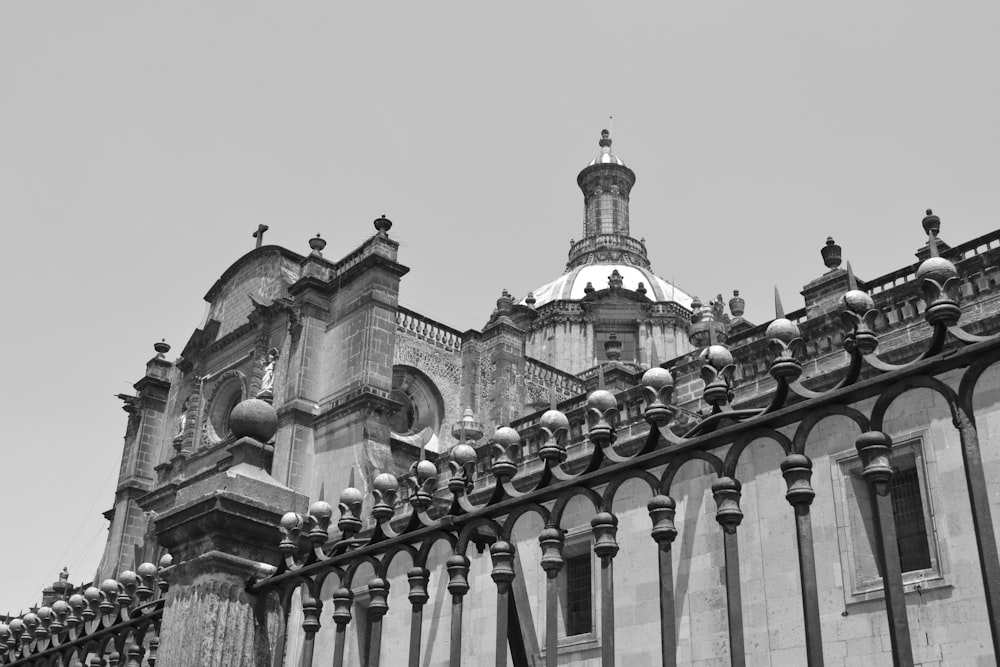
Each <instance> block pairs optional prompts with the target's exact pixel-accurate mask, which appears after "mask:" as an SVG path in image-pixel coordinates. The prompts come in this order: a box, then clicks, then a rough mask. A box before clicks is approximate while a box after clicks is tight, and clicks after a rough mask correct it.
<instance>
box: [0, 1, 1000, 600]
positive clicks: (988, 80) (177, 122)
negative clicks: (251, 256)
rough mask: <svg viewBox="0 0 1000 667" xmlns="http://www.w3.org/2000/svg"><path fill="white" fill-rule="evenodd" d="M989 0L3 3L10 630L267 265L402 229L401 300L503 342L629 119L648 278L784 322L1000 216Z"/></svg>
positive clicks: (83, 546) (0, 386) (553, 265)
mask: <svg viewBox="0 0 1000 667" xmlns="http://www.w3.org/2000/svg"><path fill="white" fill-rule="evenodd" d="M997 34H1000V4H997V3H991V2H961V3H941V2H920V1H906V2H895V1H891V0H886V1H883V2H877V3H871V2H851V1H845V2H836V3H812V2H801V1H797V0H796V1H794V2H793V1H789V2H778V1H768V2H757V3H735V2H711V1H706V2H674V1H670V0H664V1H663V2H657V3H649V2H647V3H630V2H616V3H608V2H604V3H596V2H572V3H570V2H549V3H540V2H515V1H511V2H506V3H472V2H434V1H429V2H420V3H416V2H398V3H397V2H388V1H383V2H379V3H329V2H318V1H314V2H300V1H288V2H280V3H279V2H256V1H251V0H241V1H239V2H222V1H211V2H204V1H199V2H186V1H176V2H170V3H139V2H133V1H128V2H125V1H122V2H103V1H93V2H87V3H82V2H76V3H73V2H50V1H48V0H5V1H4V2H0V232H2V235H0V239H2V241H0V243H2V247H3V250H4V253H3V262H2V264H0V267H2V272H3V276H4V282H5V288H4V289H3V295H4V300H5V302H6V309H5V312H6V317H4V318H3V325H2V326H0V345H2V349H3V350H4V352H5V361H4V364H3V369H4V371H3V374H2V378H3V381H2V382H0V418H2V422H3V424H4V425H5V431H6V432H5V433H4V436H3V438H2V442H3V444H0V451H2V452H3V456H2V459H0V493H2V497H3V499H4V508H5V510H6V517H7V529H6V531H5V537H4V538H2V539H0V613H4V612H6V611H10V612H12V613H16V612H18V611H20V610H22V609H24V610H26V609H27V607H28V606H29V605H30V604H31V603H34V602H36V601H37V600H38V598H39V597H40V590H41V588H42V587H43V586H44V585H46V584H47V583H49V582H51V581H53V580H55V579H56V578H57V574H58V572H59V570H60V569H61V568H62V567H63V566H68V567H69V569H70V579H71V581H73V582H75V583H80V582H82V581H87V580H89V579H90V578H91V577H92V576H93V573H94V570H95V569H96V566H97V563H98V560H99V559H100V554H101V549H102V547H103V544H104V540H105V538H106V535H107V530H106V529H107V522H106V521H105V520H104V519H103V517H102V516H101V513H102V512H104V511H105V510H107V509H109V508H110V507H111V505H112V500H113V494H114V487H115V483H116V481H117V472H118V468H117V464H118V460H119V457H120V454H121V447H122V437H123V435H124V431H125V425H126V415H125V413H124V412H122V411H121V410H120V406H121V404H120V401H118V399H116V398H115V395H116V394H119V393H132V391H133V390H132V384H133V383H134V382H136V381H137V380H138V379H139V378H140V377H142V375H143V372H144V369H145V363H146V361H147V360H148V359H149V358H150V357H152V356H153V349H152V344H153V343H154V342H155V341H159V340H160V339H166V341H167V342H168V343H170V344H171V345H173V346H174V350H173V351H172V352H171V353H169V354H168V357H170V358H173V357H175V356H176V354H178V353H179V351H180V350H181V349H182V348H183V346H184V344H185V342H186V341H187V339H188V338H189V337H190V335H191V333H192V332H193V331H194V329H195V328H196V327H197V326H198V325H199V323H200V321H201V318H202V315H203V313H204V308H205V304H204V301H203V295H204V294H205V293H206V292H207V291H208V289H209V288H210V287H211V286H212V284H213V283H214V282H215V280H216V279H217V278H218V277H219V276H220V275H221V274H222V273H223V271H225V269H226V268H227V267H228V266H229V265H230V264H231V263H232V262H233V261H235V260H236V259H237V258H239V257H240V256H241V255H243V254H244V253H245V252H247V251H248V250H250V249H252V247H253V244H254V239H253V238H252V237H251V233H252V232H253V231H254V230H255V229H256V228H257V225H258V224H266V225H268V226H269V227H270V231H269V232H268V233H267V236H266V242H267V243H276V244H280V245H283V246H285V247H287V248H290V249H292V250H295V251H297V252H300V253H303V254H305V253H307V252H308V245H307V242H308V239H309V238H310V237H312V236H314V235H315V234H317V233H320V234H322V236H323V237H324V238H325V239H327V241H328V242H329V245H328V246H327V248H326V250H325V251H324V254H325V256H326V257H327V258H330V259H337V258H339V257H340V256H342V255H344V254H346V253H348V252H349V251H350V250H352V249H353V248H355V247H356V246H357V245H358V244H360V243H361V242H362V241H363V240H364V239H365V238H366V237H367V236H369V235H371V234H372V233H374V229H373V227H372V220H373V219H375V218H377V217H378V216H379V215H381V214H385V215H386V216H388V217H389V218H390V219H391V220H392V221H393V223H394V226H393V228H392V230H391V232H390V235H391V237H392V238H394V239H395V240H397V241H399V243H400V251H399V258H400V261H401V262H402V263H403V264H405V265H407V266H409V267H410V268H411V272H410V273H409V274H408V275H407V276H406V277H405V278H404V279H403V283H402V287H401V295H400V299H401V303H402V304H403V305H404V306H407V307H409V308H412V309H414V310H417V311H419V312H421V313H424V314H425V315H428V316H430V317H432V318H435V319H437V320H439V321H441V322H443V323H445V324H448V325H451V326H453V327H455V328H458V329H462V330H464V329H469V328H477V329H478V328H480V327H481V326H482V325H483V324H484V323H485V322H486V320H487V319H488V317H489V315H490V313H491V311H492V310H493V308H494V302H495V299H496V298H497V297H498V296H499V295H500V292H501V290H502V289H505V288H506V289H508V290H510V291H511V293H512V294H514V295H515V296H516V297H518V298H520V297H523V296H524V295H525V294H526V293H527V292H528V291H529V290H531V289H533V288H535V287H537V286H539V285H542V284H544V283H546V282H548V281H550V280H552V279H554V278H555V277H557V276H558V275H559V274H560V273H561V272H562V270H563V268H564V265H565V261H566V255H565V253H566V251H567V250H568V247H569V240H570V239H571V238H579V237H580V236H581V230H582V216H583V202H582V195H581V193H580V191H579V189H578V188H577V186H576V180H575V179H576V175H577V173H578V172H579V170H580V169H581V168H583V167H584V166H585V165H586V164H587V162H588V161H589V160H590V159H592V158H593V157H594V156H596V155H597V154H598V152H599V148H598V146H597V140H598V138H599V134H600V131H601V129H602V128H605V127H607V126H608V125H609V116H613V117H614V120H613V128H612V129H613V137H612V138H613V140H614V151H615V153H616V154H618V155H619V156H620V157H621V158H622V159H623V160H624V161H625V162H626V164H628V165H629V166H630V167H631V168H632V169H633V170H634V171H635V173H636V175H637V181H636V185H635V187H634V189H633V191H632V198H631V228H632V234H633V236H636V237H644V238H645V239H646V243H647V247H648V249H649V253H650V259H651V261H652V264H653V269H654V271H655V272H657V273H658V274H659V275H661V276H663V277H664V278H666V279H667V280H670V281H672V282H675V283H676V284H677V285H678V286H679V287H681V288H682V289H683V290H685V291H686V292H688V293H689V294H693V295H698V296H700V297H701V298H702V299H703V300H705V299H708V298H710V297H712V296H714V295H715V294H718V293H721V294H723V295H724V297H725V298H726V299H728V298H729V295H730V294H731V293H732V290H734V289H738V290H740V292H741V295H742V296H743V297H744V298H745V299H746V301H747V313H746V317H747V318H748V319H750V320H751V321H753V322H764V321H767V320H768V319H770V318H771V317H773V309H772V303H773V298H772V292H773V289H774V287H777V288H778V289H779V290H780V292H781V294H782V297H783V301H784V304H785V308H786V309H787V310H792V309H794V308H797V307H800V306H801V305H802V300H801V296H800V295H799V291H800V290H801V288H802V286H803V285H805V284H806V283H807V282H809V281H810V280H812V279H814V278H816V277H818V276H819V275H820V274H821V273H822V272H823V271H824V267H823V264H822V261H821V259H820V254H819V249H820V247H821V246H822V245H823V242H824V241H825V239H826V237H827V236H831V235H832V236H833V237H834V238H835V239H836V240H837V242H838V243H840V244H841V245H842V246H843V252H844V256H845V258H846V259H849V260H850V261H851V263H852V266H853V268H854V270H855V272H856V273H857V274H858V276H859V277H860V278H862V279H864V278H873V277H875V276H878V275H881V274H883V273H887V272H889V271H891V270H894V269H897V268H899V267H902V266H904V265H907V264H910V263H912V262H914V261H915V259H914V255H913V253H914V251H915V250H916V249H917V248H918V246H919V245H920V244H921V243H922V242H923V241H924V237H923V232H922V230H921V227H920V220H921V218H922V217H923V215H924V209H926V208H929V207H932V208H933V209H934V211H935V213H938V214H939V215H941V217H942V230H941V236H942V238H943V239H944V240H945V241H948V242H951V243H953V244H954V243H959V242H962V241H965V240H968V239H971V238H973V237H976V236H979V235H981V234H985V233H987V232H990V231H992V230H993V229H995V228H997V226H998V225H997V221H996V220H997V218H996V215H995V213H996V212H997V211H1000V187H998V181H1000V120H998V119H1000V76H997V63H1000V40H998V39H996V35H997Z"/></svg>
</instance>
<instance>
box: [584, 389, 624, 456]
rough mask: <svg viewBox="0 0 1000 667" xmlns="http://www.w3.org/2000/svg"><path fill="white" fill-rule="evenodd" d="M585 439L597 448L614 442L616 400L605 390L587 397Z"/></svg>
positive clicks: (616, 416) (616, 414) (616, 413)
mask: <svg viewBox="0 0 1000 667" xmlns="http://www.w3.org/2000/svg"><path fill="white" fill-rule="evenodd" d="M586 415H587V438H588V439H589V440H590V442H592V443H593V444H594V445H595V446H597V447H602V448H603V447H606V446H608V445H610V444H612V443H613V442H614V441H615V426H616V425H617V422H618V399H617V398H616V397H615V395H614V394H612V393H611V392H610V391H608V390H607V389H598V390H597V391H594V392H591V394H590V395H589V396H587V407H586Z"/></svg>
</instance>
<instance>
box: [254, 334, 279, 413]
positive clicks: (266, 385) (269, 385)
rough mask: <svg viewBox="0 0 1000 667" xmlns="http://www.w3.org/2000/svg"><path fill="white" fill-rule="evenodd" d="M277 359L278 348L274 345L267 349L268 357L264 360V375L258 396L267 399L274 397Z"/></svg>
mask: <svg viewBox="0 0 1000 667" xmlns="http://www.w3.org/2000/svg"><path fill="white" fill-rule="evenodd" d="M277 360H278V348H276V347H272V348H271V349H270V350H268V351H267V359H266V360H265V361H264V377H263V378H261V381H260V391H258V392H257V398H260V399H263V400H265V401H266V400H269V399H271V398H274V362H276V361H277Z"/></svg>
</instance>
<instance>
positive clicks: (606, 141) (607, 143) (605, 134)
mask: <svg viewBox="0 0 1000 667" xmlns="http://www.w3.org/2000/svg"><path fill="white" fill-rule="evenodd" d="M597 145H598V146H600V147H601V152H602V153H610V152H611V132H609V131H608V130H601V140H600V141H598V142H597Z"/></svg>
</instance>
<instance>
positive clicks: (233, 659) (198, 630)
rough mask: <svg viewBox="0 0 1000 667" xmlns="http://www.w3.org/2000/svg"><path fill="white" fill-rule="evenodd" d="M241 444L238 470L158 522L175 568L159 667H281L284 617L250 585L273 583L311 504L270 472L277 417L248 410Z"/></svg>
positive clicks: (181, 498)
mask: <svg viewBox="0 0 1000 667" xmlns="http://www.w3.org/2000/svg"><path fill="white" fill-rule="evenodd" d="M230 425H231V427H232V430H233V434H234V435H235V436H238V439H237V440H236V441H235V442H234V443H233V444H232V445H231V446H230V448H229V450H230V452H231V454H232V458H231V460H230V461H229V467H228V468H225V469H223V470H220V471H219V472H216V473H214V474H212V475H210V476H207V477H206V478H204V479H202V480H199V481H197V482H194V483H193V484H190V485H188V486H186V487H184V488H182V489H180V490H178V493H177V499H176V503H175V505H174V506H173V508H171V509H170V510H168V511H167V512H164V513H163V514H161V515H160V516H159V517H158V518H157V520H156V536H157V538H158V541H159V543H160V545H161V546H164V547H166V548H167V549H169V550H170V553H171V555H172V556H173V559H174V565H173V566H172V567H170V568H169V569H168V570H166V571H165V572H164V576H166V577H167V579H168V580H169V582H170V590H169V592H168V594H167V596H166V606H165V608H164V612H163V621H162V626H161V631H160V646H159V655H158V658H159V664H163V665H199V666H200V667H230V666H231V667H242V666H254V667H257V666H258V665H259V666H261V667H263V666H265V665H266V666H268V667H270V665H271V664H272V662H271V660H272V657H273V656H272V655H271V653H272V650H273V647H274V646H275V645H278V644H280V643H281V642H282V637H281V636H280V634H281V633H283V632H284V628H283V625H282V622H281V620H282V616H281V611H280V609H279V608H278V605H277V604H276V603H274V602H271V601H264V603H263V604H259V603H260V602H261V601H259V600H257V599H255V598H254V596H252V595H251V594H249V593H248V592H247V582H248V581H250V580H251V579H254V578H260V577H263V576H267V575H268V574H270V573H272V572H273V571H274V565H275V564H277V563H278V562H279V560H280V558H281V555H280V552H279V551H278V544H279V542H280V540H281V535H280V532H279V530H278V524H279V521H280V519H281V516H282V515H283V514H284V513H285V512H287V511H300V512H304V511H305V508H306V504H307V503H306V498H305V497H304V496H302V495H300V494H297V493H295V492H293V491H292V490H291V489H289V488H287V487H285V486H282V485H281V484H278V482H277V481H275V480H274V479H273V478H272V477H271V476H270V475H269V474H268V473H267V472H266V470H265V468H264V464H265V461H266V459H267V458H268V448H267V447H266V445H265V444H264V443H265V442H267V441H269V440H270V439H271V438H272V437H273V436H274V431H275V429H276V428H277V416H276V415H275V414H274V410H273V409H272V408H271V406H270V405H268V404H267V403H265V402H264V401H260V400H257V399H250V400H247V401H244V402H243V403H240V404H239V405H238V406H237V407H236V408H235V409H234V410H233V413H232V415H231V417H230Z"/></svg>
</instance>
